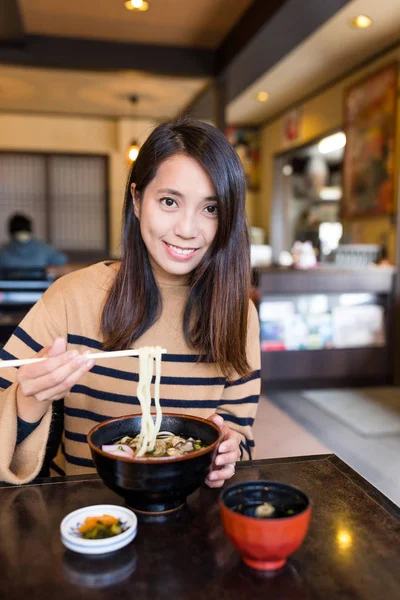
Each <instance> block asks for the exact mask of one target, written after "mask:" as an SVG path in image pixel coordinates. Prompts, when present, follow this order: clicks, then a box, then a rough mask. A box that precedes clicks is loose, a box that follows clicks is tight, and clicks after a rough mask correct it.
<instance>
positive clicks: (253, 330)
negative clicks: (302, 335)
mask: <svg viewBox="0 0 400 600" xmlns="http://www.w3.org/2000/svg"><path fill="white" fill-rule="evenodd" d="M247 360H248V362H249V365H250V369H251V374H250V376H249V377H247V378H245V379H244V378H233V379H232V380H231V381H228V382H227V383H226V384H225V389H224V392H223V396H222V398H221V402H220V404H219V406H218V409H217V413H218V414H220V415H221V416H222V417H223V418H224V420H225V421H226V423H227V425H229V427H230V428H231V429H234V430H235V431H237V432H238V433H240V435H241V438H242V441H241V444H240V449H241V457H242V459H252V458H253V457H254V437H253V431H252V426H253V423H254V419H255V416H256V413H257V407H258V400H259V398H260V388H261V376H260V364H261V353H260V325H259V320H258V313H257V310H256V307H255V306H254V304H253V303H251V305H250V309H249V325H248V333H247Z"/></svg>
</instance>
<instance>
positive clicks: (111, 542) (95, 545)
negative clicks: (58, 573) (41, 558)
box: [60, 504, 137, 554]
mask: <svg viewBox="0 0 400 600" xmlns="http://www.w3.org/2000/svg"><path fill="white" fill-rule="evenodd" d="M104 514H106V515H111V516H112V517H115V518H116V519H119V520H120V521H121V523H122V524H123V526H124V528H125V530H124V531H123V532H122V533H120V534H119V535H115V536H113V537H110V538H104V539H102V540H87V539H85V538H83V537H82V536H81V534H80V532H79V527H80V526H81V525H82V524H83V523H84V521H85V519H86V518H87V517H101V516H102V515H104ZM136 533H137V517H136V515H135V513H133V512H132V511H131V510H129V509H128V508H125V507H124V506H116V505H114V504H97V505H94V506H85V507H84V508H79V509H78V510H74V511H73V512H71V513H69V514H68V515H67V516H66V517H64V519H63V520H62V521H61V525H60V534H61V541H62V543H63V544H64V546H65V547H66V548H69V550H73V551H74V552H79V553H81V554H105V553H106V552H114V551H115V550H119V549H120V548H123V547H124V546H127V545H128V544H129V543H130V542H131V541H132V540H133V539H134V538H135V537H136Z"/></svg>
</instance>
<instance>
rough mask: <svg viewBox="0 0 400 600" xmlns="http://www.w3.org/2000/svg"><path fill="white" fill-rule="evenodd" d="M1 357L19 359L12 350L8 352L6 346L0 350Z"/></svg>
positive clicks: (3, 358) (2, 358)
mask: <svg viewBox="0 0 400 600" xmlns="http://www.w3.org/2000/svg"><path fill="white" fill-rule="evenodd" d="M0 359H1V360H17V357H16V356H14V355H13V354H11V353H10V352H7V350H4V348H3V349H2V350H0Z"/></svg>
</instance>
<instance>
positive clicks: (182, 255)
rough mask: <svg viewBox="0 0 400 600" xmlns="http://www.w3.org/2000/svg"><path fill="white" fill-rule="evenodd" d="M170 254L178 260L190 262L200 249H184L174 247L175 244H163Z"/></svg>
mask: <svg viewBox="0 0 400 600" xmlns="http://www.w3.org/2000/svg"><path fill="white" fill-rule="evenodd" d="M163 243H164V245H165V247H166V249H167V252H168V254H170V255H171V256H173V257H174V258H177V259H178V260H189V259H190V258H192V257H193V256H194V255H195V254H196V252H197V250H198V248H182V247H181V246H174V245H173V244H168V242H163Z"/></svg>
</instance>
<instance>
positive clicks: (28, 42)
mask: <svg viewBox="0 0 400 600" xmlns="http://www.w3.org/2000/svg"><path fill="white" fill-rule="evenodd" d="M0 7H2V10H1V14H0V200H1V201H0V247H1V246H2V245H5V244H7V242H8V238H9V232H8V220H9V218H10V216H12V215H13V214H14V213H23V214H25V215H28V216H29V217H30V218H31V219H32V221H33V228H34V229H33V231H34V235H35V237H36V238H37V239H38V240H40V241H43V242H46V243H48V244H51V245H52V246H54V247H55V248H56V249H57V250H59V251H61V252H63V253H64V255H65V256H66V257H67V262H66V263H65V264H63V265H51V266H49V267H48V268H47V269H45V270H39V272H38V270H37V269H36V270H35V269H32V268H30V267H29V265H28V266H26V268H25V267H24V266H22V267H19V268H18V269H11V270H7V269H5V268H4V269H3V270H2V271H1V272H0V348H1V347H2V346H3V345H4V344H5V343H6V341H7V339H8V338H9V337H10V335H11V334H12V332H13V331H14V329H15V328H16V327H17V326H18V324H19V322H20V321H21V319H22V318H23V317H24V315H25V314H26V313H27V312H28V310H29V309H30V308H31V307H32V306H33V305H34V304H35V303H36V302H37V301H38V300H39V299H40V297H41V296H42V294H43V293H44V292H45V290H46V289H47V288H48V287H49V286H51V285H52V283H53V282H54V281H55V280H56V279H58V278H59V277H62V276H63V275H65V274H67V273H69V272H71V271H74V270H76V269H80V268H83V267H85V266H87V265H90V264H93V263H96V262H99V261H103V260H109V259H118V258H119V256H120V251H121V211H122V206H123V200H124V192H125V189H124V188H125V182H126V178H127V175H128V171H129V168H130V166H131V165H132V162H133V161H134V160H135V159H136V156H137V153H138V151H139V149H140V147H141V144H143V142H144V140H145V139H146V138H147V136H148V135H149V133H150V132H151V131H152V129H153V128H154V127H155V126H156V125H157V124H158V123H160V122H163V121H165V120H168V119H173V118H175V117H177V116H178V115H182V114H188V115H191V116H193V117H194V118H197V119H200V120H202V121H205V122H207V123H210V124H212V125H214V126H216V127H217V128H219V129H220V130H222V131H223V132H224V133H225V135H226V137H227V138H228V140H229V141H230V142H231V144H232V145H233V147H234V148H235V149H236V151H237V153H238V155H239V157H240V159H241V162H242V165H243V168H244V172H245V176H246V185H247V189H246V210H247V220H248V225H249V232H250V240H251V262H252V299H253V301H254V302H255V304H256V308H257V311H258V316H259V321H260V336H261V337H260V343H261V379H262V395H261V398H260V401H259V405H258V412H257V416H256V419H255V422H254V425H253V429H254V435H255V443H256V456H255V458H256V459H257V460H261V459H262V460H264V459H269V460H272V459H274V460H275V459H277V460H278V459H279V460H280V459H287V460H290V459H294V458H296V459H297V458H298V457H314V459H317V458H318V457H319V458H320V460H321V461H322V460H323V459H324V457H326V456H332V455H335V456H336V457H338V458H339V459H340V460H341V461H343V462H344V463H346V465H348V466H349V467H350V468H351V469H352V470H354V471H355V472H357V473H358V475H359V476H360V477H361V478H363V480H366V482H368V485H371V489H372V486H373V489H374V490H375V491H376V490H378V492H379V493H381V494H383V495H384V496H385V498H386V499H387V501H388V503H393V507H395V506H396V505H398V506H400V478H399V473H400V469H399V456H400V371H399V369H398V364H399V361H400V279H399V275H398V267H399V265H400V234H399V231H400V229H399V227H400V210H399V203H400V195H399V193H400V190H399V181H400V180H399V173H400V102H399V100H398V87H399V61H400V33H399V32H400V28H399V25H400V3H399V1H398V0H381V1H380V2H376V0H350V1H349V0H331V1H330V2H320V1H318V0H310V1H308V2H296V1H291V0H271V1H268V2H265V1H263V0H201V1H198V2H190V1H187V0H186V1H184V0H148V2H144V1H143V0H132V1H131V0H128V1H126V2H124V0H96V1H92V2H90V3H86V2H79V1H78V0H69V1H68V2H54V1H52V0H40V1H35V0H10V1H9V2H3V3H0ZM3 8H4V10H3ZM0 266H1V259H0ZM0 451H1V450H0ZM299 460H300V459H299ZM300 462H301V460H300ZM266 472H267V473H268V469H267V467H266ZM271 473H273V469H272V471H271ZM278 476H279V475H278ZM311 476H312V475H310V477H311ZM315 476H316V477H317V475H315ZM246 477H247V478H249V476H246ZM32 489H33V488H32ZM374 493H375V492H371V493H370V496H371V497H374V496H373V494H374ZM38 510H39V509H38ZM393 510H394V508H393ZM343 514H344V513H343ZM342 516H343V515H342ZM339 517H340V511H339ZM339 517H338V518H339ZM345 520H346V519H345V517H343V523H342V525H343V528H342V529H343V532H342V538H341V541H340V544H341V552H342V553H345V552H346V547H347V546H349V545H351V539H350V538H349V536H350V534H349V533H346V531H348V530H346V527H345ZM346 535H347V536H348V537H347V538H346ZM346 540H347V541H346ZM340 544H339V545H340ZM346 544H347V546H346ZM340 556H342V558H341V559H340V560H343V561H344V562H345V560H346V558H343V556H344V554H342V555H340ZM135 560H136V559H135ZM338 560H339V559H338ZM138 561H139V562H140V557H139V558H138ZM128 562H129V561H128ZM139 562H138V564H139ZM110 564H111V563H110ZM343 564H344V563H343ZM393 564H394V563H393ZM129 565H130V566H129V567H128V566H125V572H128V571H129V569H131V571H132V569H133V567H132V565H131V562H129ZM123 567H124V564H123V563H121V565H118V566H117V564H116V563H115V564H113V567H112V568H113V569H114V571H115V572H117V571H118V573H119V574H120V573H121V572H122V571H121V569H122V570H123ZM354 569H355V570H356V569H357V567H354ZM131 571H130V572H131ZM93 572H94V573H95V575H93V573H92V574H91V571H90V569H88V570H87V571H85V573H86V580H85V576H82V573H80V572H79V569H77V568H76V561H75V562H74V559H73V557H72V558H70V559H68V557H67V559H66V561H64V576H65V577H67V579H68V577H70V578H71V577H72V578H73V579H75V583H76V584H77V585H84V583H85V581H86V584H88V581H91V582H92V587H91V588H90V593H94V590H95V589H97V591H99V590H100V589H105V587H104V588H103V587H102V585H103V584H104V585H105V586H106V585H108V584H105V583H104V575H103V580H101V576H100V574H99V573H98V572H97V571H96V570H95V569H94V571H93ZM180 576H181V575H179V577H180ZM96 577H97V579H96ZM174 577H177V578H178V579H179V577H178V576H177V575H176V573H175V574H173V575H172V576H171V578H170V580H171V582H172V581H174ZM111 579H112V578H111ZM178 579H176V580H175V581H178ZM100 580H101V581H102V584H101V585H100V584H99V583H98V582H99V581H100ZM361 580H362V577H361ZM361 580H360V581H361ZM224 581H225V580H224ZM387 581H388V588H387V594H386V595H384V597H385V600H386V598H387V599H388V600H390V599H391V598H392V597H393V598H395V594H396V592H395V589H396V588H395V587H394V586H395V582H394V579H393V581H392V580H390V577H389V576H388V580H387ZM82 582H83V583H82ZM242 583H243V582H242ZM242 583H241V582H238V583H237V588H235V589H237V594H238V595H237V596H236V595H235V591H234V589H233V588H232V587H229V585H228V587H227V588H226V589H228V588H229V589H230V590H231V591H230V594H231V595H228V596H220V597H221V598H222V597H226V598H228V597H230V598H236V597H237V598H239V597H243V598H245V597H248V596H246V591H245V590H246V588H245V586H244V584H243V586H244V587H243V589H242V588H241V585H242ZM292 584H293V581H292V582H291V585H292ZM88 585H90V584H88ZM96 585H97V588H96ZM187 585H188V586H189V587H190V584H187ZM193 585H194V584H193ZM224 585H227V583H226V581H225V583H224ZM269 585H273V584H272V583H271V582H270V583H269ZM274 585H275V584H274ZM285 585H286V584H285ZM293 585H295V586H298V585H299V583H298V581H297V580H296V583H295V584H293ZM310 585H311V584H310ZM357 585H358V584H357ZM359 585H360V586H361V587H359V588H357V593H358V594H359V595H356V593H355V592H354V595H346V593H345V592H343V595H340V593H339V592H337V594H338V595H335V594H334V593H332V595H329V593H328V592H326V593H325V595H323V596H318V595H315V596H306V595H304V596H303V595H301V593H302V592H298V590H297V588H296V590H297V591H295V592H293V595H290V596H287V597H290V598H306V597H307V598H308V597H310V598H311V597H321V598H343V599H344V598H347V597H349V598H350V597H352V598H373V597H375V596H374V595H371V596H368V595H367V591H365V590H364V592H362V584H361V583H360V584H359ZM368 585H370V586H371V585H372V584H371V583H369V584H368ZM374 585H375V584H373V585H372V587H370V593H371V594H373V593H374V591H373V590H375V591H376V593H378V587H376V588H374ZM392 585H393V588H392V587H391V586H392ZM0 586H1V584H0ZM154 586H155V587H154V588H153V596H151V595H149V596H147V595H146V594H150V593H151V588H150V587H149V588H146V593H145V592H143V595H142V596H138V597H143V598H147V597H154V598H163V597H164V595H163V594H164V592H163V591H162V590H161V587H157V584H156V583H154ZM232 586H233V583H232ZM366 586H367V584H366ZM311 587H312V586H311ZM367 587H368V586H367ZM367 587H366V589H367ZM10 589H11V588H10ZM71 589H73V588H71ZM143 589H144V588H143ZM271 589H272V588H271ZM310 589H311V588H310ZM16 590H17V588H15V590H14V592H13V594H14V595H13V594H10V595H9V596H7V597H9V598H12V599H13V598H19V597H20V596H19V595H18V592H17V591H16ZM171 590H174V585H173V583H171ZM177 590H178V595H177V597H178V598H180V597H181V598H186V596H184V595H183V592H182V590H181V589H180V588H178V587H177ZM275 592H276V590H275V591H274V593H275ZM314 592H315V590H314ZM397 592H398V588H397ZM99 593H100V591H99ZM257 593H259V592H257ZM363 593H365V595H362V594H363ZM368 593H369V592H368ZM392 593H393V595H391V594H392ZM71 594H72V592H71ZM179 594H181V595H179ZM38 597H39V596H38ZM65 597H67V596H65ZM68 597H73V596H72V595H71V596H68ZM88 597H89V598H90V597H91V595H90V596H88ZM98 597H99V596H98ZM100 597H103V595H100ZM104 597H106V595H104ZM115 597H120V596H115ZM121 597H122V596H121ZM195 597H196V598H197V596H193V598H195ZM198 597H199V598H200V597H201V598H203V597H206V596H198ZM208 597H214V596H208ZM252 597H253V598H257V597H259V596H257V594H255V595H253V596H252ZM260 597H261V596H260ZM271 597H281V596H279V595H277V596H273V595H272V596H271ZM285 597H286V596H285ZM376 597H378V596H376Z"/></svg>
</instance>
